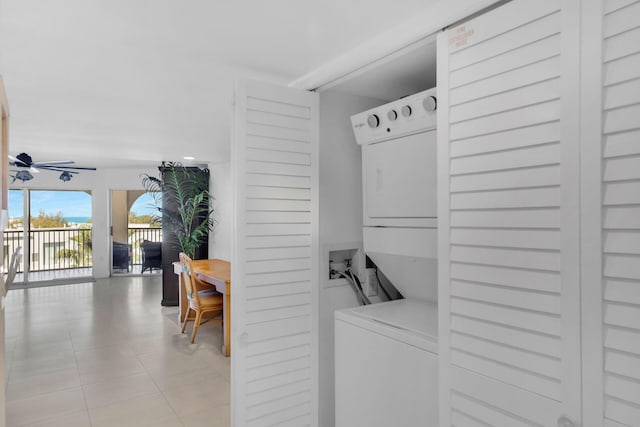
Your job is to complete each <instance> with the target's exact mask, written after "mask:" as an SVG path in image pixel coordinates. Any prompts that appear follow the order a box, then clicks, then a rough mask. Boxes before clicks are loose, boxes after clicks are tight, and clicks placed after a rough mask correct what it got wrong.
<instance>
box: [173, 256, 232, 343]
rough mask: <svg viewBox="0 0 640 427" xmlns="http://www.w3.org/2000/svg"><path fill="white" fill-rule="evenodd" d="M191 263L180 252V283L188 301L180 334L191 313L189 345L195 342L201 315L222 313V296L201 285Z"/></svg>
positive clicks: (185, 326) (189, 259)
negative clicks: (193, 317) (192, 318)
mask: <svg viewBox="0 0 640 427" xmlns="http://www.w3.org/2000/svg"><path fill="white" fill-rule="evenodd" d="M192 262H193V261H192V260H191V258H189V257H188V256H187V255H186V254H184V253H182V252H180V264H181V266H182V282H183V283H184V287H185V290H186V293H187V298H188V300H189V308H188V309H187V312H186V313H185V316H184V322H183V323H182V333H184V331H185V329H186V328H187V322H188V321H189V314H190V313H191V311H193V312H194V313H195V315H196V318H195V320H194V323H193V333H192V334H191V344H193V343H194V342H195V341H196V333H197V332H198V328H199V327H200V322H201V321H202V315H203V314H204V313H208V312H215V311H219V312H222V304H223V299H222V294H220V293H218V292H216V291H215V290H214V289H211V287H210V286H207V285H205V284H204V283H202V281H201V280H200V279H198V277H197V276H196V275H195V274H194V273H193V268H192V266H191V264H192ZM220 321H222V319H220Z"/></svg>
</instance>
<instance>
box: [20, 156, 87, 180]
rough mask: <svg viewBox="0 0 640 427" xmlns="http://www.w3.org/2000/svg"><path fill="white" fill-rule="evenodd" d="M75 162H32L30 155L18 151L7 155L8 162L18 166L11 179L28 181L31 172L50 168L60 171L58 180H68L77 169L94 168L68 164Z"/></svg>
mask: <svg viewBox="0 0 640 427" xmlns="http://www.w3.org/2000/svg"><path fill="white" fill-rule="evenodd" d="M74 163H75V162H74V161H73V160H54V161H48V162H34V161H33V159H32V158H31V156H30V155H28V154H27V153H20V154H18V155H17V156H15V157H14V156H12V155H9V164H10V165H11V166H15V167H17V168H19V170H17V171H15V172H16V174H15V175H14V176H13V181H15V180H16V179H18V180H20V181H23V182H24V181H29V180H31V179H33V175H32V174H33V173H40V169H42V170H50V171H54V172H62V173H61V174H60V177H59V178H60V180H62V181H64V182H68V181H70V180H71V177H72V174H77V173H79V172H78V171H79V170H92V171H94V170H96V168H89V167H80V166H68V165H72V164H74Z"/></svg>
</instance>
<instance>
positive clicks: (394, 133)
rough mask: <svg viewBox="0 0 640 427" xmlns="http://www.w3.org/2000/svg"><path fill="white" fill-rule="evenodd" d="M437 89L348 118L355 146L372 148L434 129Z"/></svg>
mask: <svg viewBox="0 0 640 427" xmlns="http://www.w3.org/2000/svg"><path fill="white" fill-rule="evenodd" d="M437 108H438V100H437V97H436V88H431V89H427V90H425V91H423V92H418V93H416V94H414V95H410V96H407V97H405V98H402V99H399V100H397V101H393V102H390V103H388V104H385V105H381V106H380V107H376V108H372V109H371V110H369V111H364V112H362V113H360V114H356V115H353V116H351V125H352V126H353V132H354V134H355V136H356V141H357V142H358V144H360V145H362V144H372V143H375V142H380V141H385V140H387V139H392V138H398V137H400V136H404V135H410V134H412V133H417V132H422V131H425V130H429V129H435V127H436V119H437V115H436V111H437Z"/></svg>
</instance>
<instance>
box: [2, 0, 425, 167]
mask: <svg viewBox="0 0 640 427" xmlns="http://www.w3.org/2000/svg"><path fill="white" fill-rule="evenodd" d="M432 3H434V0H429V1H425V0H396V1H393V2H389V1H383V0H348V1H345V0H323V1H315V2H312V1H310V0H306V1H303V0H271V1H264V0H245V1H241V0H235V1H232V0H228V1H220V0H217V1H216V0H189V1H178V0H108V1H106V0H56V1H52V0H0V73H2V75H3V77H4V81H5V86H6V89H7V94H8V97H9V104H10V108H11V126H10V141H11V153H12V154H14V155H15V154H17V153H19V152H21V151H26V152H28V153H29V154H31V155H32V157H33V158H34V161H43V160H56V159H61V158H62V159H65V158H70V159H73V160H76V161H78V162H79V163H80V164H84V165H94V166H133V165H157V164H158V163H159V162H160V161H161V160H182V157H183V156H194V157H196V158H197V160H198V161H200V162H212V163H215V162H219V161H225V160H226V159H228V156H229V145H230V127H229V126H230V117H231V99H232V94H233V82H234V79H235V78H237V77H241V76H245V77H253V78H259V79H262V80H268V81H272V82H278V83H282V84H286V83H288V82H290V81H292V80H294V79H295V78H297V77H299V76H301V75H304V74H306V73H308V72H309V71H312V70H314V69H316V68H318V67H319V66H320V65H322V64H324V63H326V62H328V61H330V60H331V59H333V58H335V57H338V56H340V55H341V54H344V53H345V52H348V51H350V50H352V49H354V48H356V47H357V46H359V45H360V44H362V43H364V42H366V41H367V40H368V39H370V38H371V37H373V36H375V35H376V34H380V33H382V32H383V31H385V30H389V29H390V28H393V27H397V26H398V25H400V24H401V23H403V22H405V21H406V20H408V19H409V18H410V17H411V16H412V15H414V14H415V13H417V12H418V11H420V10H422V9H424V8H426V7H427V6H429V5H430V4H432ZM354 90H355V89H354Z"/></svg>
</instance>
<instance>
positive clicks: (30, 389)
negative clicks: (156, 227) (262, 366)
mask: <svg viewBox="0 0 640 427" xmlns="http://www.w3.org/2000/svg"><path fill="white" fill-rule="evenodd" d="M161 294H162V291H161V277H159V276H155V275H154V276H148V277H117V278H112V279H105V280H98V281H97V282H95V283H82V284H74V285H61V286H48V287H41V288H32V289H24V290H23V289H15V290H11V291H10V292H9V294H8V299H7V308H6V312H5V315H6V356H7V357H6V359H7V373H8V384H7V426H8V427H17V426H47V427H56V426H65V427H76V426H94V427H102V426H108V427H114V426H117V427H124V426H136V427H142V426H154V427H163V426H167V427H168V426H188V427H190V426H206V427H223V426H225V427H226V426H228V425H229V424H230V421H229V401H230V400H229V399H230V397H229V388H230V386H229V380H230V372H229V369H230V364H229V362H230V361H229V359H228V358H226V357H223V356H222V354H221V350H220V349H221V346H222V327H221V325H220V323H219V322H207V323H204V324H203V325H202V326H201V327H200V329H199V330H198V335H197V338H196V343H195V344H191V343H190V332H191V327H192V326H191V324H190V325H189V326H187V334H181V333H180V327H179V325H178V322H177V311H178V310H177V308H176V307H161V306H160V300H161V296H162V295H161Z"/></svg>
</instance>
